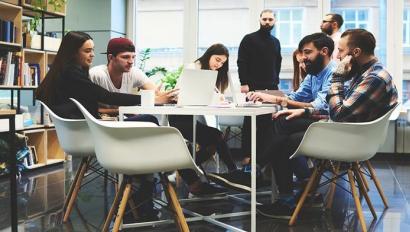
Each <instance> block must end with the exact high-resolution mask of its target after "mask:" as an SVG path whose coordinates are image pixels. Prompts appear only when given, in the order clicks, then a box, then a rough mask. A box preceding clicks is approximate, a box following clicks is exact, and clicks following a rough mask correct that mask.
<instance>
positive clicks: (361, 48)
mask: <svg viewBox="0 0 410 232" xmlns="http://www.w3.org/2000/svg"><path fill="white" fill-rule="evenodd" d="M375 47H376V39H375V38H374V36H373V35H372V34H371V33H370V32H368V31H366V30H364V29H352V30H347V31H345V32H344V33H343V34H342V36H341V39H340V41H339V55H338V58H339V59H341V60H342V61H341V62H340V63H339V64H338V66H337V68H336V69H335V71H334V72H333V75H332V77H331V86H330V88H329V92H328V95H327V101H328V103H329V116H330V119H331V120H333V121H337V122H369V121H372V120H375V119H377V118H379V117H380V116H382V115H384V114H385V113H386V112H387V111H388V110H390V109H391V108H392V107H393V106H394V105H396V104H397V89H396V87H395V85H394V83H393V80H392V77H391V76H390V74H389V73H388V72H387V71H386V69H385V68H384V67H383V65H382V64H381V63H379V62H378V60H377V58H376V57H375V56H374V49H375ZM348 80H351V82H350V84H349V87H348V89H347V90H345V88H344V82H346V81H348ZM319 113H320V112H318V111H317V110H316V109H314V108H312V107H308V108H305V109H290V110H284V111H281V112H278V113H276V114H275V115H274V117H281V116H286V119H287V120H289V121H292V120H294V119H295V118H300V117H311V116H315V115H317V114H319ZM305 132H306V131H300V132H296V133H292V134H290V135H289V136H283V137H281V138H279V139H277V140H275V141H273V143H272V147H275V144H276V148H279V149H276V150H272V152H274V153H275V156H274V159H273V160H272V165H273V167H274V170H275V175H276V180H277V181H279V184H282V185H283V184H288V185H289V184H290V183H291V181H292V172H289V171H287V170H290V169H291V161H290V160H289V157H290V156H291V155H292V154H293V153H294V152H295V151H296V149H297V147H298V146H299V144H300V142H301V141H302V138H303V136H304V134H305ZM364 145H365V144H364ZM340 146H344V144H340ZM280 148H281V149H280ZM279 190H280V191H281V192H280V194H281V197H280V199H279V200H278V201H276V202H275V203H274V204H269V205H262V206H257V207H258V208H257V211H258V212H259V213H261V214H262V215H265V216H268V217H272V218H290V215H291V214H292V213H293V211H294V208H295V198H294V196H293V192H292V188H291V186H290V185H289V187H288V189H280V187H279Z"/></svg>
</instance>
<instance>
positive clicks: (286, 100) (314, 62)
mask: <svg viewBox="0 0 410 232" xmlns="http://www.w3.org/2000/svg"><path fill="white" fill-rule="evenodd" d="M333 49H334V42H333V40H332V39H331V38H329V37H328V36H327V35H326V34H324V33H314V34H311V35H308V36H305V37H304V38H303V39H302V40H301V41H300V43H299V46H298V50H299V51H300V53H301V54H302V57H303V61H302V62H303V65H304V66H305V70H306V72H307V74H308V75H307V76H306V78H305V79H304V80H303V82H302V83H301V85H300V87H299V89H298V90H297V91H294V92H291V93H290V94H288V95H287V96H285V97H279V96H273V95H269V94H266V93H261V92H249V93H248V96H247V97H248V99H249V100H252V101H262V102H270V103H276V104H280V105H282V106H283V105H287V106H288V107H289V108H308V107H309V108H314V109H315V110H317V111H319V112H321V113H322V114H321V115H318V116H315V117H314V118H298V119H295V120H291V121H289V120H286V119H285V117H280V118H277V119H276V120H274V121H273V123H274V130H275V134H286V135H289V134H291V133H295V132H298V131H303V130H306V129H307V127H309V125H310V124H312V123H313V122H315V121H317V120H318V119H320V118H323V117H327V115H328V108H329V107H328V104H327V102H326V95H327V92H328V90H329V87H330V80H331V77H332V74H333V70H334V69H335V68H336V63H335V62H334V61H332V58H331V56H332V53H333ZM265 154H266V153H265ZM267 158H269V157H266V156H260V157H258V163H259V164H261V165H263V164H265V161H266V159H267ZM299 161H300V160H299ZM299 161H295V162H297V163H298V168H297V169H295V174H296V176H297V177H298V179H303V178H308V177H309V172H308V168H307V166H306V165H305V162H304V161H303V160H302V161H301V162H299ZM300 165H302V166H304V167H305V168H300Z"/></svg>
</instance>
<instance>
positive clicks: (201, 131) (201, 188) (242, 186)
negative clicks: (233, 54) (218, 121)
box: [169, 44, 250, 195]
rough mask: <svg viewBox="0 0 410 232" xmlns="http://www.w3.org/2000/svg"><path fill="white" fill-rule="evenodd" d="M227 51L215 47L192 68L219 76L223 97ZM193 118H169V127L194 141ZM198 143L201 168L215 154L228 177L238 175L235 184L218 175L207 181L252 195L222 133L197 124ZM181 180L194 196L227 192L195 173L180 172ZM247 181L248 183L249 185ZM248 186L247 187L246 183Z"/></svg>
mask: <svg viewBox="0 0 410 232" xmlns="http://www.w3.org/2000/svg"><path fill="white" fill-rule="evenodd" d="M228 59H229V52H228V49H227V48H226V47H225V46H224V45H222V44H214V45H212V46H210V47H209V48H208V49H207V50H206V51H205V53H204V54H203V55H202V56H201V57H200V58H198V59H197V60H196V61H195V63H194V64H193V65H192V66H193V68H196V69H206V70H216V71H218V76H217V80H216V88H217V89H218V91H219V92H220V93H224V91H225V90H226V88H227V87H228V83H229V81H228ZM219 96H220V95H219ZM192 120H193V117H192V116H185V115H170V116H169V123H170V125H171V126H173V127H176V128H178V129H179V130H180V131H181V133H182V135H183V136H184V137H185V139H187V140H189V141H192V139H193V138H192V131H193V124H192ZM196 141H197V143H198V144H199V146H200V149H199V151H198V153H197V155H196V158H197V160H196V162H197V163H198V164H201V163H203V162H204V161H206V160H208V159H209V158H210V157H211V156H212V155H213V154H214V152H215V150H216V152H218V154H219V156H220V157H221V159H222V161H223V162H224V164H225V165H226V166H227V168H228V171H229V174H230V175H231V176H233V175H235V177H236V179H235V182H234V181H233V180H232V181H230V182H227V181H225V180H222V181H221V178H220V177H219V176H218V175H214V174H212V173H209V174H208V177H209V178H210V179H212V180H213V181H214V182H217V183H218V184H223V185H225V186H227V187H230V188H235V189H237V190H245V191H250V188H249V185H250V176H249V175H247V174H245V176H244V175H241V174H243V173H240V172H238V169H237V167H236V165H235V163H234V161H233V159H232V156H231V152H230V150H229V147H228V145H227V144H226V142H225V141H224V139H223V136H222V132H221V131H219V130H218V129H216V128H214V127H210V126H207V125H205V124H203V123H201V122H197V124H196ZM180 174H181V177H182V178H183V179H184V181H185V182H186V183H187V184H188V186H189V191H190V192H191V193H192V194H194V195H208V194H217V193H222V192H226V191H225V190H224V189H221V188H216V187H215V186H213V185H210V184H208V183H203V182H201V181H200V179H199V177H198V176H197V175H196V173H195V172H193V171H192V170H180ZM246 181H248V182H246ZM243 182H245V183H243Z"/></svg>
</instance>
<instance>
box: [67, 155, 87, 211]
mask: <svg viewBox="0 0 410 232" xmlns="http://www.w3.org/2000/svg"><path fill="white" fill-rule="evenodd" d="M86 162H87V157H84V158H82V159H81V163H80V166H79V167H78V169H77V172H76V173H75V177H74V180H73V182H72V183H71V185H70V189H69V190H68V193H67V196H66V198H65V201H64V207H63V209H64V210H66V209H67V206H68V202H70V199H71V196H72V194H73V191H74V187H75V186H76V184H77V181H78V178H79V176H80V173H81V170H82V169H83V166H84V165H85V163H86Z"/></svg>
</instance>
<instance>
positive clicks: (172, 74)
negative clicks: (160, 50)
mask: <svg viewBox="0 0 410 232" xmlns="http://www.w3.org/2000/svg"><path fill="white" fill-rule="evenodd" d="M150 55H151V49H150V48H147V49H144V50H142V51H141V52H140V53H139V56H138V57H139V61H140V64H139V69H141V70H143V71H144V72H145V74H146V75H147V76H148V77H152V76H155V75H156V74H160V75H161V76H162V78H161V82H162V83H163V85H164V88H165V90H169V89H173V88H175V85H176V83H177V80H178V78H179V76H180V75H181V72H182V68H183V66H182V65H181V66H180V67H179V68H178V69H177V70H174V71H168V70H167V69H166V68H164V67H162V66H156V67H154V68H152V69H150V70H145V63H146V62H147V60H149V59H150V58H151V56H150Z"/></svg>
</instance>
